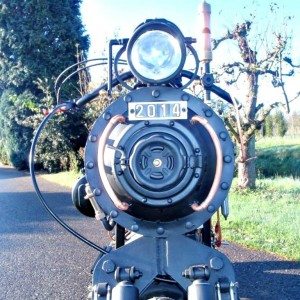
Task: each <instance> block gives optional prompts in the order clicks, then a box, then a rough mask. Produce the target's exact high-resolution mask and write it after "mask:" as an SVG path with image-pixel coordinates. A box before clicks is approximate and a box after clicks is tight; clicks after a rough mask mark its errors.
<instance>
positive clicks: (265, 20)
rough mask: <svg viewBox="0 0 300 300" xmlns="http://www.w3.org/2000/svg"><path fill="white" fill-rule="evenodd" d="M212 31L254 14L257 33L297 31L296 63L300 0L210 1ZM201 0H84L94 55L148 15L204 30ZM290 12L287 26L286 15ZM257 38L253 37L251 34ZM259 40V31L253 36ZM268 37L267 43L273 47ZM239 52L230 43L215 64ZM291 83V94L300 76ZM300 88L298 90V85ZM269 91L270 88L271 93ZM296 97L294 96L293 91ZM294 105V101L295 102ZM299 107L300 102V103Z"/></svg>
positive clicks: (296, 43) (294, 43)
mask: <svg viewBox="0 0 300 300" xmlns="http://www.w3.org/2000/svg"><path fill="white" fill-rule="evenodd" d="M207 2H208V3H210V4H211V10H212V13H211V31H212V37H213V38H218V37H220V36H222V35H223V34H224V33H226V31H227V30H228V29H231V28H233V26H234V25H235V24H237V23H241V22H243V21H244V20H246V19H253V18H254V25H253V29H252V32H254V33H255V34H262V35H264V34H265V33H266V32H269V33H272V32H274V31H276V30H278V29H280V30H281V31H283V32H284V31H286V32H287V33H288V34H290V33H291V34H292V35H293V39H292V40H291V42H290V51H291V54H292V57H293V59H294V62H295V63H297V64H300V17H298V16H297V13H298V14H299V13H300V1H294V0H277V1H273V2H276V3H277V5H273V6H272V10H273V13H272V14H270V9H271V8H270V3H271V1H264V0H260V1H259V0H248V1H245V0H232V1H226V0H211V1H207ZM201 3H202V0H126V1H125V0H124V1H123V0H83V2H82V6H81V14H82V20H83V24H84V25H85V28H86V33H87V34H89V36H90V42H91V45H90V51H89V57H90V58H95V57H100V56H102V54H103V50H104V49H106V47H107V41H108V40H109V39H111V38H115V37H116V36H117V37H118V38H129V37H130V36H131V35H132V33H133V31H134V29H135V27H136V26H138V25H139V24H140V23H142V22H143V21H145V20H146V19H149V18H165V19H168V20H170V21H172V22H174V23H175V24H176V25H177V26H178V27H179V28H180V29H181V31H182V32H183V34H184V35H185V36H193V37H197V36H198V35H199V32H200V30H201V28H200V24H201V21H200V15H199V5H200V4H201ZM286 17H290V19H289V21H288V25H287V26H285V25H283V24H284V23H285V20H286V19H285V18H286ZM250 38H252V37H250ZM253 39H255V36H253ZM269 41H271V38H270V37H269V36H267V37H266V39H265V46H267V47H269V45H268V43H269ZM234 55H236V49H235V48H234V47H232V46H230V45H228V46H226V45H225V47H224V46H223V49H222V51H221V52H217V55H214V60H213V63H214V64H216V65H217V64H220V63H222V61H224V62H225V61H226V59H230V58H231V57H234ZM289 82H291V83H290V84H289V89H290V91H291V94H293V93H296V92H297V91H299V86H300V85H299V83H298V84H297V82H300V77H299V76H298V77H296V78H295V79H293V80H292V81H289ZM296 88H298V90H296ZM265 90H266V93H269V92H268V91H267V89H265ZM291 97H292V96H291ZM293 106H295V104H294V105H293ZM299 106H300V105H299Z"/></svg>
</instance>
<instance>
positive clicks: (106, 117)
mask: <svg viewBox="0 0 300 300" xmlns="http://www.w3.org/2000/svg"><path fill="white" fill-rule="evenodd" d="M104 119H105V120H106V121H108V120H110V119H111V113H110V112H106V113H105V114H104Z"/></svg>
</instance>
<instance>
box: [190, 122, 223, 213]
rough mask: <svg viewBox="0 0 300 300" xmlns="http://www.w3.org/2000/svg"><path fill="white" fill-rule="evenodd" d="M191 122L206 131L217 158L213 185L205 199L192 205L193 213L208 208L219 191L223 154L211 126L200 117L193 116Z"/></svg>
mask: <svg viewBox="0 0 300 300" xmlns="http://www.w3.org/2000/svg"><path fill="white" fill-rule="evenodd" d="M191 122H192V123H200V124H201V125H203V126H204V127H205V129H206V130H207V131H208V133H209V135H210V137H211V139H212V141H213V144H214V147H215V149H216V156H217V163H216V173H215V178H214V181H213V184H212V186H211V189H210V191H209V193H208V195H207V197H206V199H205V200H204V201H203V202H202V203H201V204H199V205H198V204H196V203H194V204H193V205H192V209H193V210H194V211H201V210H204V209H206V208H207V207H208V205H209V204H210V202H211V201H212V200H213V199H214V197H215V195H216V193H217V191H218V189H219V186H220V181H221V177H222V169H223V153H222V147H221V143H220V140H219V138H218V135H217V134H216V132H215V131H214V129H213V128H212V126H211V125H210V124H209V122H208V121H207V119H205V118H203V117H200V116H194V117H192V120H191Z"/></svg>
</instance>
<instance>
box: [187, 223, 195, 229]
mask: <svg viewBox="0 0 300 300" xmlns="http://www.w3.org/2000/svg"><path fill="white" fill-rule="evenodd" d="M193 227H194V225H193V223H192V222H186V223H185V228H186V229H191V228H193Z"/></svg>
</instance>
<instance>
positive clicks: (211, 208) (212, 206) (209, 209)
mask: <svg viewBox="0 0 300 300" xmlns="http://www.w3.org/2000/svg"><path fill="white" fill-rule="evenodd" d="M207 211H208V212H209V213H213V212H214V211H215V206H214V205H209V206H208V208H207Z"/></svg>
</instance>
